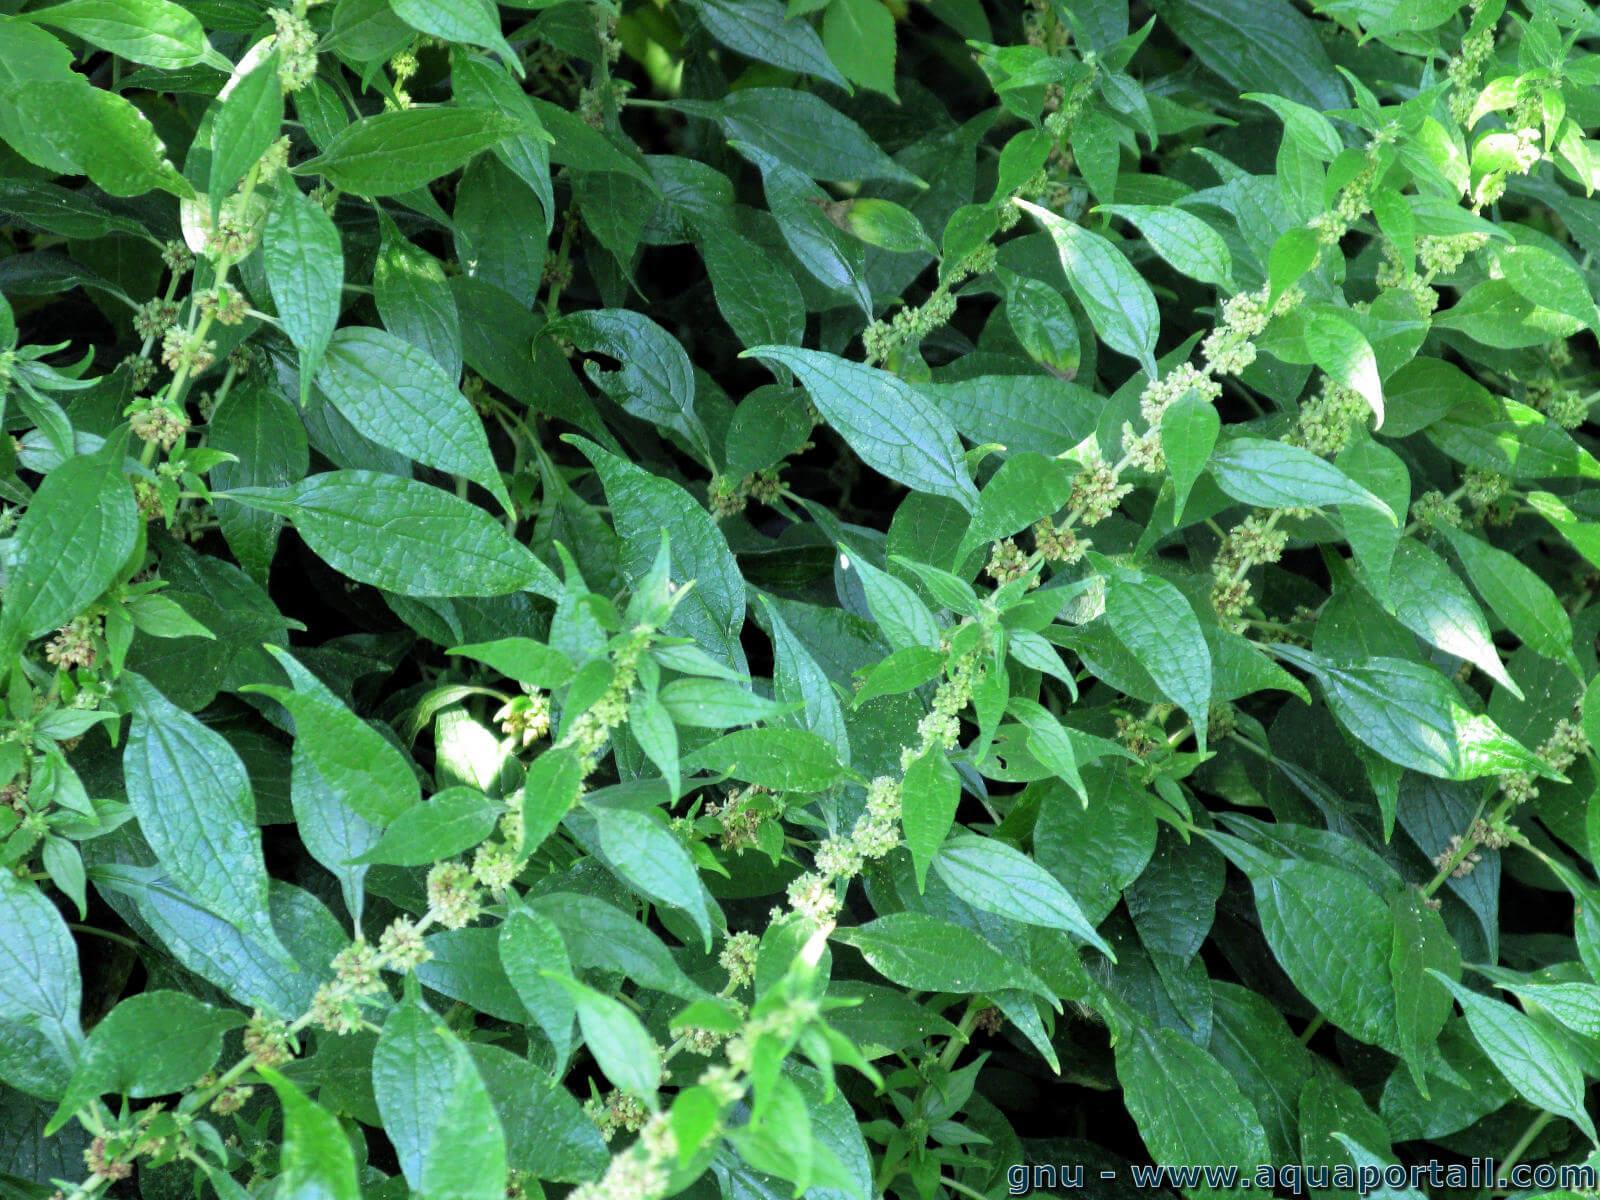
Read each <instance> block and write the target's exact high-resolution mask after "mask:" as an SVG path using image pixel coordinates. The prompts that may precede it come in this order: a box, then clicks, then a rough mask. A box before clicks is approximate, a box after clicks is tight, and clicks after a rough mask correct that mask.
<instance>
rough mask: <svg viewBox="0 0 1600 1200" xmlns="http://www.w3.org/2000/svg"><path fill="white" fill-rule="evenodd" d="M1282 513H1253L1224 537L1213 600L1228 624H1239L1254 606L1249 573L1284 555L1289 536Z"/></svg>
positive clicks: (1215, 569)
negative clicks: (1279, 524) (1282, 523)
mask: <svg viewBox="0 0 1600 1200" xmlns="http://www.w3.org/2000/svg"><path fill="white" fill-rule="evenodd" d="M1281 515H1283V514H1282V513H1281V512H1271V513H1268V514H1267V515H1266V516H1264V517H1263V516H1259V515H1256V514H1251V515H1250V516H1248V517H1246V518H1245V519H1244V520H1243V521H1241V522H1240V523H1239V524H1238V525H1236V526H1234V527H1233V529H1231V530H1230V531H1229V532H1228V535H1227V536H1226V537H1224V538H1223V539H1222V545H1221V546H1220V547H1219V548H1218V550H1217V555H1216V558H1215V560H1214V561H1213V562H1212V567H1211V569H1212V574H1213V575H1214V576H1215V582H1214V583H1213V584H1212V587H1211V603H1212V606H1213V607H1214V608H1215V609H1216V610H1217V616H1218V617H1219V618H1220V619H1221V621H1222V622H1223V624H1224V625H1227V626H1229V627H1237V626H1238V625H1239V623H1240V618H1241V617H1242V616H1243V615H1244V611H1245V609H1246V608H1248V607H1249V605H1250V584H1249V582H1248V581H1247V580H1246V579H1245V575H1246V573H1247V572H1249V571H1250V570H1251V569H1252V568H1254V567H1260V566H1266V565H1267V564H1269V563H1275V562H1277V561H1278V560H1279V559H1280V558H1282V557H1283V551H1284V547H1285V546H1286V545H1287V544H1288V535H1287V534H1285V533H1284V532H1283V531H1282V530H1281V529H1278V528H1277V527H1276V526H1277V522H1278V518H1279V516H1281Z"/></svg>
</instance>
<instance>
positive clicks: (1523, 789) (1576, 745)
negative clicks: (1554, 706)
mask: <svg viewBox="0 0 1600 1200" xmlns="http://www.w3.org/2000/svg"><path fill="white" fill-rule="evenodd" d="M1588 751H1589V739H1588V737H1587V736H1585V734H1584V732H1583V726H1582V725H1580V724H1579V723H1578V722H1577V721H1574V720H1571V719H1569V718H1566V717H1563V718H1562V719H1561V720H1559V721H1557V722H1556V725H1555V728H1554V729H1553V730H1551V731H1550V736H1549V737H1547V738H1546V739H1545V740H1544V741H1543V742H1542V743H1541V744H1540V746H1539V749H1538V750H1537V751H1536V752H1535V753H1537V754H1538V756H1539V757H1540V758H1542V759H1544V761H1545V762H1547V763H1549V764H1550V766H1551V768H1552V769H1554V770H1556V771H1558V772H1560V771H1565V770H1566V769H1567V768H1568V767H1570V766H1571V765H1572V764H1573V763H1575V762H1577V761H1578V757H1579V756H1580V755H1583V754H1587V753H1588ZM1500 791H1501V794H1502V795H1503V796H1505V798H1506V801H1507V802H1508V803H1509V804H1510V805H1511V807H1513V808H1515V807H1518V806H1520V805H1523V804H1526V803H1528V802H1529V801H1530V800H1535V799H1537V798H1538V796H1539V788H1538V786H1537V785H1536V784H1535V783H1534V777H1533V775H1532V774H1530V773H1529V772H1527V771H1512V772H1509V773H1508V774H1505V775H1502V776H1500Z"/></svg>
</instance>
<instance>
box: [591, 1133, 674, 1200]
mask: <svg viewBox="0 0 1600 1200" xmlns="http://www.w3.org/2000/svg"><path fill="white" fill-rule="evenodd" d="M677 1153H678V1143H677V1138H676V1137H674V1136H673V1133H672V1129H671V1126H670V1125H669V1124H668V1122H667V1118H666V1117H664V1116H654V1117H651V1118H650V1120H649V1121H648V1122H647V1123H646V1124H645V1126H644V1128H643V1129H642V1130H641V1131H640V1133H639V1140H638V1141H637V1142H635V1143H634V1144H633V1146H632V1148H631V1149H629V1150H628V1151H627V1152H625V1153H623V1154H618V1155H614V1156H613V1157H612V1159H611V1165H610V1166H609V1167H607V1168H606V1173H605V1174H604V1175H603V1176H601V1177H600V1178H599V1179H597V1180H595V1181H594V1182H592V1183H583V1184H579V1185H578V1186H577V1187H576V1188H574V1189H573V1190H572V1191H571V1192H569V1193H567V1200H657V1198H658V1197H660V1196H662V1195H664V1194H665V1193H666V1190H667V1185H668V1183H669V1182H670V1180H671V1178H672V1166H673V1164H674V1163H675V1161H676V1159H677Z"/></svg>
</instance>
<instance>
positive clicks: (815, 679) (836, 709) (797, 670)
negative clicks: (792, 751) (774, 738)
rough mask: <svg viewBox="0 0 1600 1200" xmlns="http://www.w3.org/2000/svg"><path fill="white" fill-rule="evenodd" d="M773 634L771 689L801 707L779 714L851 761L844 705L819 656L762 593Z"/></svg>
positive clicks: (847, 762) (847, 763) (842, 757)
mask: <svg viewBox="0 0 1600 1200" xmlns="http://www.w3.org/2000/svg"><path fill="white" fill-rule="evenodd" d="M761 603H762V607H763V608H764V609H765V610H766V615H767V623H768V625H769V627H770V633H771V637H772V648H773V656H774V658H775V660H776V661H775V662H774V665H773V669H772V690H773V692H774V694H776V695H777V697H778V699H780V700H782V701H783V702H784V703H785V704H793V705H797V706H799V711H798V712H795V713H793V714H791V715H789V716H788V717H787V718H780V720H782V721H783V723H785V724H792V725H798V726H800V727H801V728H804V729H809V730H810V731H811V732H812V733H814V734H816V735H817V736H818V737H820V738H822V739H823V741H825V742H827V743H828V744H829V745H830V746H832V747H833V749H834V752H835V753H836V754H837V755H838V756H839V761H840V762H841V763H843V764H844V765H845V766H849V765H850V735H849V733H848V732H847V731H846V729H845V718H844V706H843V705H841V704H840V703H839V697H838V696H837V695H835V694H834V691H833V684H832V683H831V682H830V681H829V679H828V676H827V674H826V673H825V672H824V671H823V669H822V667H821V666H820V665H819V664H818V662H817V660H816V657H815V656H814V655H813V654H812V653H811V651H810V650H808V649H807V648H806V646H805V644H804V643H803V642H801V640H800V639H799V638H798V637H797V636H796V635H795V633H794V631H793V630H792V629H790V628H789V625H788V623H787V622H785V621H784V619H783V617H782V616H781V615H780V614H779V612H778V607H777V605H776V604H774V603H773V602H772V600H771V599H770V598H768V597H767V596H765V595H763V596H762V597H761Z"/></svg>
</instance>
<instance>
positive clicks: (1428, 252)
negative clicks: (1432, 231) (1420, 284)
mask: <svg viewBox="0 0 1600 1200" xmlns="http://www.w3.org/2000/svg"><path fill="white" fill-rule="evenodd" d="M1488 244H1489V235H1488V234H1486V233H1451V234H1438V235H1433V236H1427V237H1419V238H1418V239H1417V258H1418V260H1419V261H1420V262H1421V263H1422V267H1423V270H1425V271H1426V272H1427V273H1428V276H1429V278H1430V279H1431V278H1432V277H1433V276H1436V275H1451V274H1454V273H1455V271H1456V269H1457V268H1458V267H1460V266H1461V264H1462V263H1464V262H1466V260H1467V256H1468V255H1470V254H1476V253H1477V252H1478V251H1479V250H1482V249H1483V248H1484V247H1485V246H1487V245H1488Z"/></svg>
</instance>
